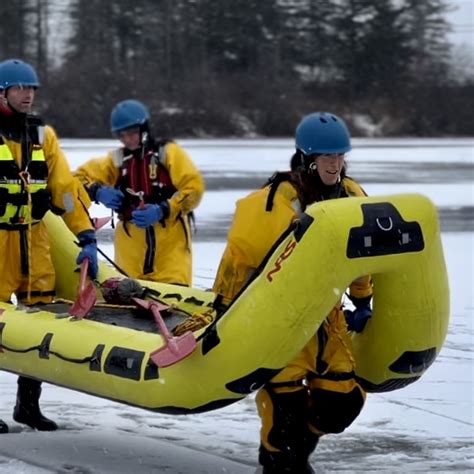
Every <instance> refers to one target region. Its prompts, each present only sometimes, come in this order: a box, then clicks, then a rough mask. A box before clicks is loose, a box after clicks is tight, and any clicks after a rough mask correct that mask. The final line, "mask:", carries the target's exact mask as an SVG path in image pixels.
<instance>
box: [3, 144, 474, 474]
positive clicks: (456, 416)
mask: <svg viewBox="0 0 474 474" xmlns="http://www.w3.org/2000/svg"><path fill="white" fill-rule="evenodd" d="M63 143H64V148H65V150H66V152H67V154H68V158H69V160H70V162H71V166H72V168H74V167H76V166H77V165H78V164H79V163H81V162H82V161H84V160H85V159H87V158H88V157H90V156H100V154H101V153H102V152H104V151H105V150H107V149H109V148H111V147H113V146H116V142H113V141H105V140H103V141H93V140H87V141H79V140H64V141H63ZM180 143H181V144H183V145H184V146H185V148H186V149H187V150H188V151H189V153H190V154H191V156H192V157H193V159H194V160H195V162H196V163H197V165H198V166H199V167H200V169H201V170H202V171H203V173H204V174H205V177H206V182H207V184H208V192H207V194H206V196H205V198H204V200H203V203H202V204H201V206H200V208H199V209H198V212H197V219H198V226H199V227H198V233H197V234H196V238H195V245H194V251H195V268H194V275H195V281H194V284H195V285H196V286H199V287H210V286H211V285H212V281H213V277H214V274H215V269H216V266H217V264H218V261H219V258H220V255H221V252H222V250H223V247H224V239H225V232H226V229H227V226H228V223H229V222H230V216H231V214H232V212H233V205H234V202H235V199H236V198H238V197H240V196H242V195H245V194H246V193H247V191H248V190H249V189H251V188H254V187H255V186H258V185H259V184H260V183H262V182H263V181H264V180H265V178H266V177H268V176H269V175H270V174H271V173H272V172H273V171H274V170H275V169H285V168H286V167H287V162H288V159H289V156H290V154H291V151H292V150H291V142H290V141H288V140H267V141H250V140H247V141H238V140H232V141H209V140H207V141H204V140H201V141H197V140H192V141H191V140H190V141H184V140H183V141H181V142H180ZM355 145H356V147H355V150H354V151H353V152H352V153H351V155H350V156H349V163H350V174H351V175H352V176H354V177H355V178H357V179H358V180H359V181H360V182H361V183H362V184H363V185H364V187H365V189H366V190H367V192H368V193H369V194H382V193H383V194H386V193H395V192H413V191H416V192H420V193H423V194H426V195H427V196H429V197H430V198H431V199H432V200H433V201H434V202H435V203H436V205H437V206H438V208H439V210H440V216H441V224H442V229H443V234H442V238H443V244H444V250H445V257H446V261H447V266H448V272H449V280H450V287H451V322H450V329H449V334H448V337H447V340H446V343H445V345H444V348H443V349H442V351H441V354H440V355H439V357H438V358H437V360H436V362H435V363H434V364H433V366H432V367H431V368H430V369H429V370H428V371H427V373H426V374H425V375H424V376H423V377H422V379H421V380H420V381H418V382H417V383H415V384H413V385H410V386H408V387H406V388H404V389H402V390H399V391H396V392H391V393H385V394H373V395H370V396H369V398H368V401H367V404H366V406H365V408H364V411H363V412H362V414H361V415H360V417H359V418H358V419H357V420H356V422H355V423H354V424H353V425H352V426H351V427H350V428H349V429H348V430H347V431H346V432H345V433H343V434H341V435H337V436H327V437H326V438H324V439H323V440H322V441H321V443H320V446H319V447H318V450H317V451H316V453H315V454H314V455H313V458H312V463H313V466H314V467H315V468H316V469H317V470H318V472H334V471H346V472H375V471H376V472H396V471H397V472H398V471H404V472H432V471H434V472H461V473H464V472H466V473H467V472H473V471H474V413H473V409H474V408H473V407H474V388H473V379H474V374H473V369H474V364H473V357H474V346H473V342H474V337H473V335H474V328H473V316H474V297H473V288H474V275H473V271H474V270H473V267H474V261H473V258H474V257H473V255H474V220H473V210H474V188H473V182H474V156H473V154H474V149H473V147H474V140H467V139H466V140H449V141H446V140H427V141H419V140H401V141H389V140H359V141H357V140H356V141H355ZM94 213H95V214H96V215H99V214H102V215H103V214H104V213H105V214H106V213H107V211H104V210H103V209H100V208H98V207H97V208H96V209H95V210H94ZM110 234H111V231H110V230H109V231H108V230H107V229H104V230H103V231H102V234H101V240H102V242H103V244H102V246H103V248H104V249H105V250H107V251H111V246H110V244H109V240H110V237H111V235H110ZM192 383H193V381H190V386H189V390H192ZM15 393H16V377H15V376H13V375H11V374H7V373H5V372H0V418H3V419H4V420H5V421H6V422H7V423H9V424H10V427H11V431H12V433H10V434H8V435H1V436H0V472H1V473H6V474H17V473H28V474H30V473H31V474H40V473H41V474H42V473H77V474H79V473H84V474H85V473H109V472H110V473H112V472H113V473H129V472H133V471H134V470H136V471H137V472H140V474H141V473H158V472H160V473H161V472H163V473H172V474H175V473H203V474H204V473H209V474H213V473H219V472H222V473H227V474H228V473H247V472H248V473H253V472H255V471H256V467H257V462H256V458H257V448H258V431H259V421H258V417H257V415H256V411H255V407H254V401H253V397H248V398H247V399H244V400H242V401H240V402H238V403H236V404H234V405H231V406H229V407H226V408H223V409H220V410H217V411H214V412H209V413H204V414H199V415H188V416H171V415H161V414H154V413H149V412H147V411H145V410H140V409H136V408H130V407H127V406H124V405H120V404H117V403H114V402H110V401H107V400H102V399H100V398H95V397H91V396H88V395H84V394H80V393H77V392H73V391H70V390H66V389H62V388H58V387H54V386H51V385H45V386H44V393H43V397H42V407H43V411H44V412H45V414H47V415H50V416H51V417H52V418H54V419H55V420H56V421H57V422H58V423H59V426H60V428H61V429H60V430H59V431H57V432H55V433H38V432H33V431H31V430H30V429H28V428H25V427H23V426H21V425H18V424H16V423H15V422H13V421H12V418H11V412H12V407H13V404H14V397H15Z"/></svg>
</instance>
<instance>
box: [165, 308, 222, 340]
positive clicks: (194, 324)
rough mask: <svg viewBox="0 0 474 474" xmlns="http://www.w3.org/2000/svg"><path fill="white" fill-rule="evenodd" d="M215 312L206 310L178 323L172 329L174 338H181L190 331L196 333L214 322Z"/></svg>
mask: <svg viewBox="0 0 474 474" xmlns="http://www.w3.org/2000/svg"><path fill="white" fill-rule="evenodd" d="M214 317H215V311H214V310H213V309H208V310H207V311H205V312H204V313H193V314H192V315H191V316H190V317H189V318H188V319H186V320H184V321H183V322H182V323H179V324H178V325H177V326H176V327H175V328H174V329H173V334H174V335H175V336H181V335H182V334H184V333H186V332H188V331H191V332H194V331H197V330H198V329H201V328H203V327H205V326H207V325H208V324H211V323H212V321H214Z"/></svg>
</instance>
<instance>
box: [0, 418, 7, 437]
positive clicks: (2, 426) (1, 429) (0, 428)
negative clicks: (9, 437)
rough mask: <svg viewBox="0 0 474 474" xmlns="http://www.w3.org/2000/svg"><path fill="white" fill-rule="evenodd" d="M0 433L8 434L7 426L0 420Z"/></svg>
mask: <svg viewBox="0 0 474 474" xmlns="http://www.w3.org/2000/svg"><path fill="white" fill-rule="evenodd" d="M1 433H8V425H7V424H6V423H5V422H4V421H3V420H0V434H1Z"/></svg>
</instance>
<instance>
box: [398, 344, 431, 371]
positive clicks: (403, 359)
mask: <svg viewBox="0 0 474 474" xmlns="http://www.w3.org/2000/svg"><path fill="white" fill-rule="evenodd" d="M435 358H436V349H435V348H434V347H431V348H430V349H426V350H424V351H406V352H404V353H403V354H402V355H401V356H400V357H399V358H398V359H397V360H396V361H395V362H394V363H393V364H391V365H390V367H389V369H390V370H391V371H392V372H396V373H398V374H414V375H417V374H419V373H420V372H424V371H425V370H426V369H427V368H428V367H429V366H430V365H431V364H432V363H433V362H434V360H435Z"/></svg>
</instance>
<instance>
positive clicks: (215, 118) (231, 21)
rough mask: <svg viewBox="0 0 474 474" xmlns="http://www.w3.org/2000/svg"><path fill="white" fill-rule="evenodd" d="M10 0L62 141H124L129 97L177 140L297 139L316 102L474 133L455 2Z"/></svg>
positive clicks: (355, 114)
mask: <svg viewBox="0 0 474 474" xmlns="http://www.w3.org/2000/svg"><path fill="white" fill-rule="evenodd" d="M4 3H5V4H4V5H3V8H2V14H1V29H0V60H3V59H7V58H12V57H17V58H21V59H24V60H27V61H29V62H31V63H32V64H33V65H34V66H35V67H36V68H37V70H38V73H39V76H40V80H41V83H42V87H41V89H40V91H39V93H38V97H37V103H38V109H39V112H41V113H42V114H43V115H44V116H45V117H46V118H47V120H48V121H49V122H50V123H52V124H53V125H54V126H55V127H56V128H57V130H58V132H59V133H60V134H61V136H68V137H108V136H110V131H109V114H110V110H111V108H112V107H113V105H114V104H115V103H116V102H117V101H119V100H123V99H126V98H137V99H139V100H142V101H144V102H145V103H146V104H147V105H148V106H149V108H150V110H151V112H152V115H153V116H154V120H153V123H154V125H155V127H156V128H157V129H158V132H159V133H160V134H162V135H167V136H212V137H219V136H289V135H292V134H293V133H294V128H295V125H296V124H297V123H298V121H299V120H300V119H301V117H302V116H303V115H304V114H306V113H308V112H311V111H315V110H330V111H333V112H335V113H337V114H339V115H341V116H342V117H344V118H345V119H346V120H347V121H348V122H349V124H350V127H351V130H352V131H353V133H354V135H359V136H363V135H371V136H438V137H439V136H472V135H473V130H474V127H473V114H472V112H473V97H474V76H473V75H472V74H471V75H469V74H465V73H462V72H461V73H460V72H459V71H463V67H462V66H463V64H462V62H463V61H464V59H463V58H459V59H458V60H457V61H458V62H457V63H456V62H454V61H453V55H452V45H451V44H450V43H449V41H448V36H447V33H448V32H449V27H448V24H447V22H446V18H445V13H446V11H448V9H449V8H452V7H451V6H450V2H449V1H446V0H107V1H104V0H61V1H60V0H8V1H7V2H4ZM460 62H461V63H460ZM471 72H472V71H471Z"/></svg>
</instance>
